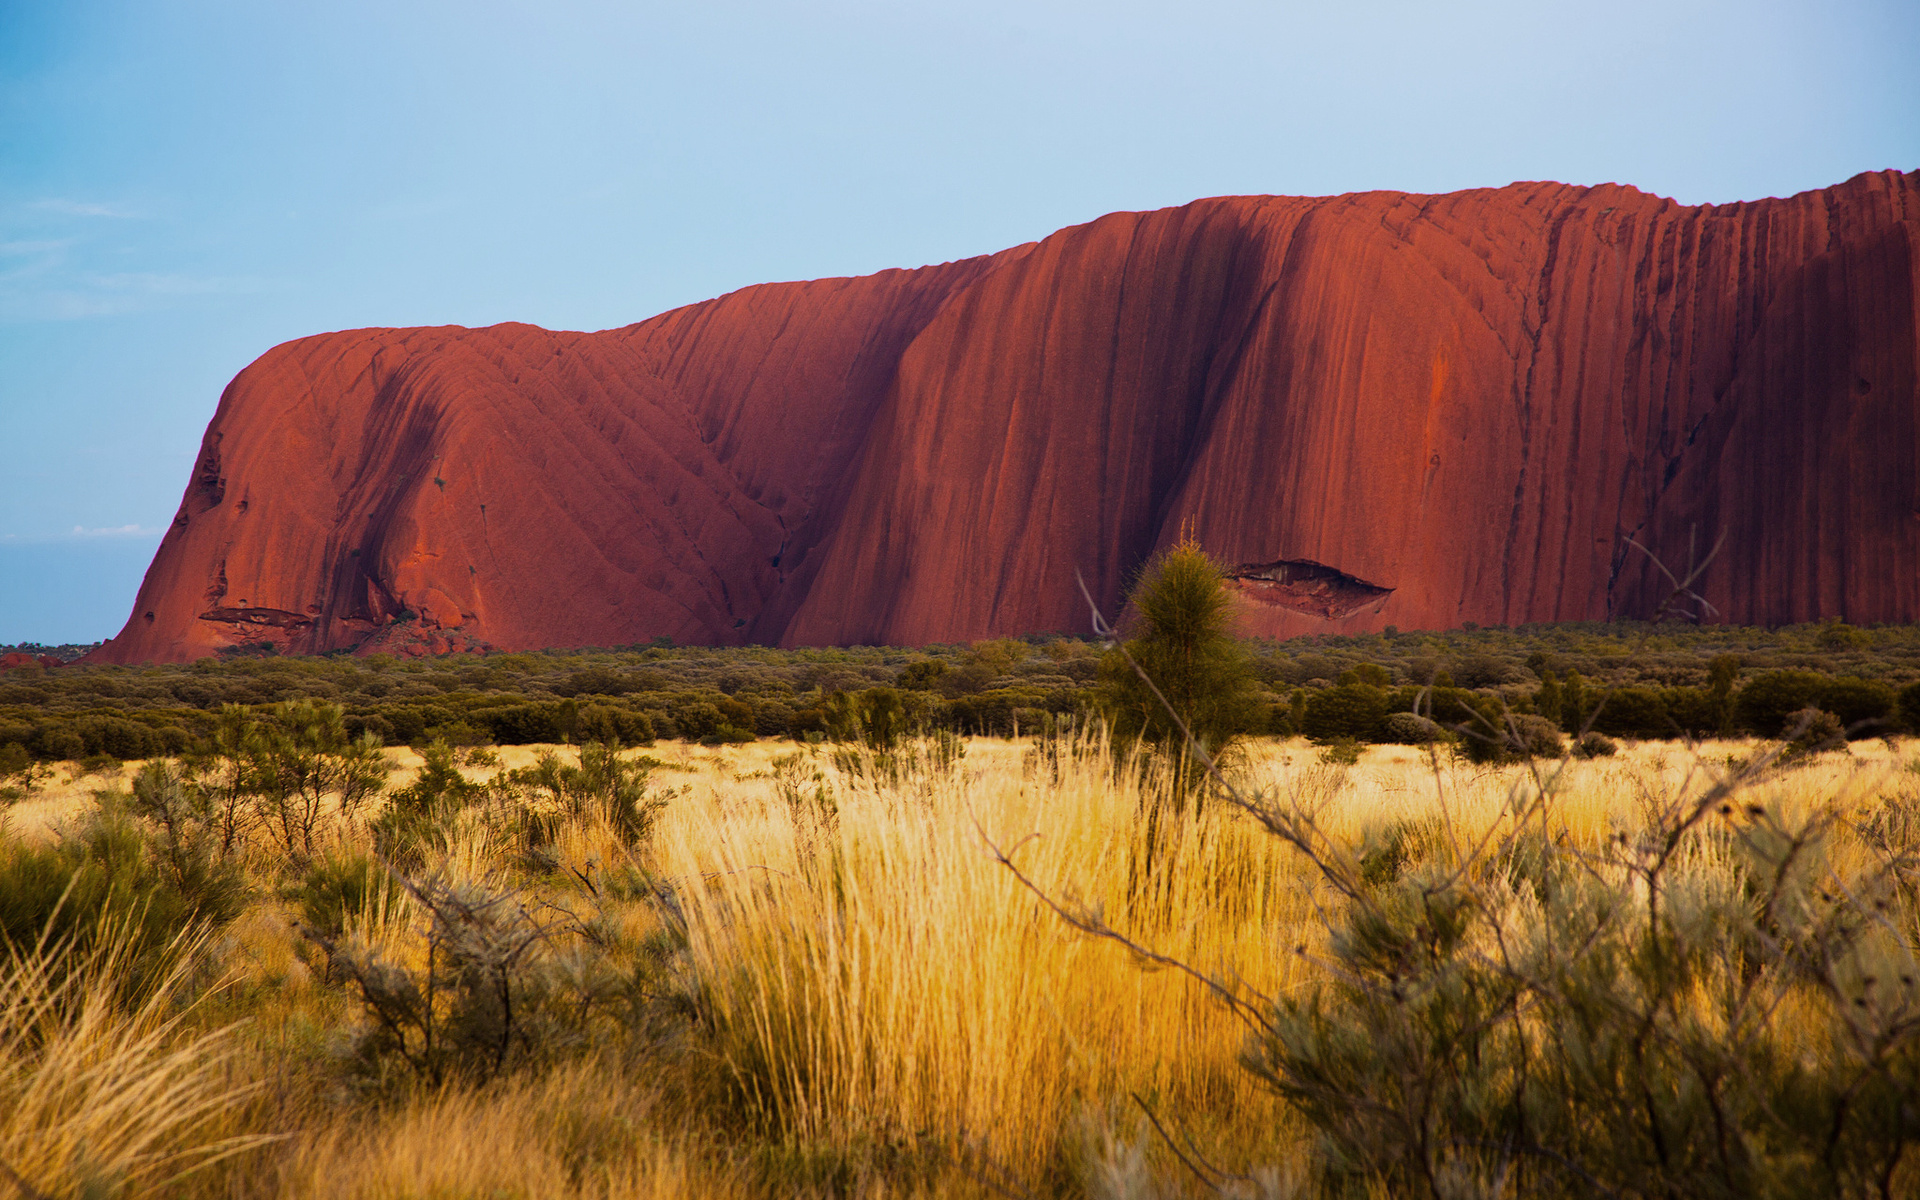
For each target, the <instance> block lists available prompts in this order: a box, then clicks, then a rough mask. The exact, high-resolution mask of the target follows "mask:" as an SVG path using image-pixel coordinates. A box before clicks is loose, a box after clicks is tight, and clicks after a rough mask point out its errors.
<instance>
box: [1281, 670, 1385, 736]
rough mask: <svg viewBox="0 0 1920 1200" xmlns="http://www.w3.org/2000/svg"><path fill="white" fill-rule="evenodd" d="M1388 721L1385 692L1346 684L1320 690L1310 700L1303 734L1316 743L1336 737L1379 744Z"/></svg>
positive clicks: (1303, 721) (1363, 685) (1368, 684)
mask: <svg viewBox="0 0 1920 1200" xmlns="http://www.w3.org/2000/svg"><path fill="white" fill-rule="evenodd" d="M1409 715H1411V714H1409ZM1386 720H1387V693H1386V691H1385V690H1384V689H1382V688H1380V687H1378V686H1376V685H1374V684H1370V683H1343V684H1340V685H1339V686H1337V687H1330V688H1319V689H1317V690H1315V691H1314V692H1313V693H1312V694H1311V695H1310V696H1308V697H1307V709H1306V713H1305V716H1304V718H1303V719H1302V720H1301V722H1300V732H1301V733H1303V734H1305V735H1306V736H1308V737H1310V738H1312V739H1313V740H1314V741H1316V742H1320V741H1330V740H1333V739H1336V738H1349V739H1352V740H1353V741H1359V742H1378V741H1383V740H1385V733H1386Z"/></svg>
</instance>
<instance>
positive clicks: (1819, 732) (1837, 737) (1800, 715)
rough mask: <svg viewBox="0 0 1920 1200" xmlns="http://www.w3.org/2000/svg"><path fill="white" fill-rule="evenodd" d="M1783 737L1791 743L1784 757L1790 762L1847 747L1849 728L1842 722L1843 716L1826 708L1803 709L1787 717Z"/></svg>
mask: <svg viewBox="0 0 1920 1200" xmlns="http://www.w3.org/2000/svg"><path fill="white" fill-rule="evenodd" d="M1780 736H1781V737H1782V738H1783V739H1785V741H1786V743H1787V746H1786V749H1785V750H1784V751H1782V752H1781V755H1780V757H1781V759H1782V760H1783V761H1789V762H1790V761H1793V760H1795V759H1801V758H1806V757H1808V756H1810V755H1814V754H1821V753H1824V752H1826V751H1828V750H1845V749H1846V748H1847V729H1846V726H1844V725H1842V724H1841V723H1840V718H1839V717H1836V716H1834V715H1833V714H1832V713H1830V712H1828V711H1826V710H1825V709H1823V708H1803V709H1801V710H1800V711H1799V712H1795V713H1789V714H1787V720H1786V724H1785V727H1784V728H1783V729H1782V730H1781V731H1780Z"/></svg>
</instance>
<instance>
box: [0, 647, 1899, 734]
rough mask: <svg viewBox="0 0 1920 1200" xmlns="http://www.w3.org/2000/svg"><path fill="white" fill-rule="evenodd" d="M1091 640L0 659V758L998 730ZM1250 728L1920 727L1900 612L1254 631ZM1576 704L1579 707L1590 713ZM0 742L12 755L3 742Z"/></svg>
mask: <svg viewBox="0 0 1920 1200" xmlns="http://www.w3.org/2000/svg"><path fill="white" fill-rule="evenodd" d="M1104 653H1106V650H1105V648H1104V647H1103V646H1102V645H1100V644H1099V643H1095V642H1089V641H1083V640H1076V639H1073V638H1063V637H1031V638H1021V639H1012V638H1008V639H998V640H994V641H986V642H980V643H976V644H974V645H971V646H929V647H924V648H921V649H900V648H893V647H849V648H825V649H802V650H774V649H767V648H763V647H736V648H721V649H715V648H707V647H680V646H672V645H665V644H659V645H652V646H646V647H628V648H622V649H615V650H581V651H564V652H563V651H550V652H544V653H522V654H492V655H487V656H484V657H478V656H472V655H457V656H449V657H445V658H438V659H422V660H395V659H392V658H387V657H384V656H373V657H368V658H353V657H346V656H330V657H321V658H279V657H230V658H224V659H206V660H202V661H200V662H197V663H192V664H189V665H182V666H153V667H106V666H66V667H60V668H55V669H43V668H39V667H22V668H17V669H14V670H11V671H7V672H5V673H4V674H3V675H0V754H3V755H4V756H5V757H6V758H8V759H11V760H13V761H16V762H17V761H21V760H22V759H34V760H41V761H45V760H55V759H85V758H89V757H101V756H105V757H112V758H123V759H124V758H145V757H151V756H154V755H159V754H168V755H173V754H182V753H190V752H193V751H194V750H195V749H196V748H197V747H199V746H200V745H201V744H202V743H203V742H204V740H205V739H206V738H207V736H208V735H209V733H210V731H211V729H212V726H213V723H214V719H215V716H216V715H217V713H218V712H219V710H220V708H221V706H222V705H226V704H241V705H247V706H249V707H259V706H264V705H269V704H273V703H277V702H280V701H285V700H295V699H314V700H323V701H327V702H329V703H333V704H337V705H339V706H340V707H341V709H342V710H343V711H344V713H345V714H346V720H347V724H348V727H349V729H351V730H353V731H355V732H359V731H372V732H373V733H375V734H377V735H378V736H379V737H380V738H381V739H382V740H384V741H385V742H387V743H388V744H390V745H416V746H417V745H424V744H426V743H427V742H429V741H431V740H433V739H436V738H439V739H444V740H446V741H448V742H450V743H454V744H481V743H496V744H501V745H516V744H528V743H550V742H587V741H607V740H611V739H615V738H617V739H619V740H620V741H621V742H622V743H623V744H627V745H636V744H644V743H646V742H649V741H652V740H653V739H655V738H684V739H688V740H692V741H703V742H707V743H709V744H717V743H724V742H737V741H749V740H752V739H754V738H765V737H785V738H807V737H809V736H811V737H815V738H819V737H836V736H845V735H846V734H847V733H848V731H849V729H850V728H853V727H854V726H855V725H857V724H859V723H860V722H863V721H864V722H867V723H871V722H873V721H875V720H878V721H884V722H888V723H894V724H899V725H902V726H905V727H909V728H924V729H928V730H934V729H945V730H950V731H952V732H955V733H962V734H989V735H1007V734H1012V733H1014V732H1015V731H1016V730H1018V731H1044V730H1046V729H1049V728H1052V727H1054V726H1055V725H1056V724H1057V723H1059V722H1060V721H1061V719H1062V718H1077V717H1080V716H1083V715H1085V714H1088V713H1091V712H1093V711H1094V710H1095V709H1096V707H1097V683H1096V680H1097V676H1098V674H1099V664H1100V660H1101V656H1102V655H1103V654H1104ZM1254 661H1255V667H1256V670H1257V672H1258V674H1259V678H1260V682H1261V684H1262V685H1263V688H1264V693H1263V706H1262V709H1261V712H1260V713H1259V715H1257V716H1256V717H1255V723H1256V725H1257V726H1258V727H1256V728H1253V729H1251V730H1249V732H1251V733H1256V734H1262V733H1264V734H1272V735H1280V736H1286V735H1295V734H1304V735H1306V736H1308V737H1313V738H1316V739H1322V740H1326V739H1334V738H1341V737H1350V738H1354V739H1356V740H1360V741H1381V740H1386V739H1387V738H1389V737H1390V736H1392V734H1393V732H1394V730H1396V729H1404V728H1406V727H1407V726H1406V723H1405V722H1399V723H1391V722H1389V721H1388V720H1387V718H1388V717H1389V716H1390V715H1391V714H1393V713H1395V712H1406V711H1412V710H1414V709H1415V707H1416V705H1418V706H1420V707H1421V709H1422V711H1426V712H1427V713H1428V715H1430V716H1431V717H1432V718H1433V719H1434V720H1436V721H1439V722H1441V723H1442V724H1453V723H1461V722H1466V721H1469V720H1471V719H1472V714H1473V713H1475V712H1480V713H1491V712H1495V711H1498V710H1499V709H1500V708H1501V707H1502V706H1505V707H1506V708H1508V709H1511V710H1513V711H1517V712H1530V713H1538V714H1540V715H1543V716H1545V717H1548V718H1549V719H1551V720H1553V721H1555V722H1558V723H1559V724H1560V725H1561V726H1562V727H1563V728H1566V729H1569V730H1572V729H1576V728H1579V727H1580V726H1582V725H1583V724H1585V723H1586V722H1587V721H1588V720H1589V719H1590V718H1591V719H1592V721H1593V726H1594V728H1596V729H1598V730H1599V731H1600V732H1602V733H1606V734H1610V735H1613V736H1618V737H1633V738H1663V737H1678V736H1682V735H1691V736H1710V735H1716V734H1736V735H1738V734H1747V735H1757V736H1763V737H1773V736H1777V735H1778V734H1780V732H1781V731H1782V726H1783V725H1784V724H1785V723H1786V718H1787V715H1788V714H1790V713H1793V712H1796V711H1798V710H1800V709H1803V708H1808V707H1814V708H1822V709H1825V710H1826V711H1829V712H1831V713H1833V714H1834V715H1835V716H1837V717H1838V718H1840V720H1841V721H1842V722H1843V723H1844V724H1846V725H1847V726H1848V727H1849V728H1850V729H1851V730H1852V731H1853V734H1854V736H1878V735H1882V734H1889V733H1895V732H1906V731H1915V732H1920V686H1916V685H1920V628H1916V627H1912V626H1899V627H1884V628H1874V629H1855V628H1852V627H1849V626H1846V625H1840V624H1825V625H1805V626H1794V627H1790V628H1783V629H1772V630H1766V629H1747V628H1736V627H1725V626H1708V627H1698V628H1696V627H1689V626H1659V627H1648V626H1638V625H1629V624H1567V625H1537V626H1524V627H1517V628H1511V629H1462V630H1454V631H1449V632H1444V633H1399V632H1394V631H1389V632H1387V633H1383V634H1371V635H1363V636H1355V637H1331V636H1328V637H1317V638H1301V639H1295V640H1292V641H1288V642H1281V643H1272V642H1260V643H1256V644H1255V645H1254ZM1596 709H1597V710H1598V715H1597V716H1596V715H1595V711H1596ZM14 747H17V749H15V748H14Z"/></svg>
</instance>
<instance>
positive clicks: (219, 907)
mask: <svg viewBox="0 0 1920 1200" xmlns="http://www.w3.org/2000/svg"><path fill="white" fill-rule="evenodd" d="M204 850H205V847H204V845H190V846H185V847H183V846H179V845H174V846H171V847H170V846H168V845H167V844H166V842H165V839H164V835H162V836H161V837H156V835H155V833H154V832H153V831H152V830H151V829H150V828H148V827H145V826H144V825H143V824H142V822H141V821H139V820H138V819H136V818H135V816H134V815H133V814H132V813H131V812H130V811H129V810H128V807H127V797H126V796H124V795H123V794H118V795H117V794H113V793H103V794H102V795H101V798H100V800H99V802H98V803H97V805H96V807H95V809H94V810H93V811H92V813H90V814H89V815H88V816H87V818H86V819H85V820H84V821H83V822H81V824H80V825H79V826H78V827H77V828H76V829H75V830H74V831H73V832H72V833H71V834H69V835H68V836H66V837H64V838H62V839H60V840H59V841H57V842H55V843H53V844H52V845H47V846H36V845H32V844H29V843H27V842H23V841H20V840H18V839H5V840H0V941H3V942H5V943H8V944H11V945H13V946H16V947H22V948H24V947H31V946H34V945H36V944H38V943H40V942H41V941H42V939H45V941H46V942H47V943H48V944H67V945H71V946H74V947H76V948H77V949H78V950H81V951H84V950H85V949H86V948H87V947H89V946H90V945H91V944H92V940H93V939H94V938H95V937H96V936H99V935H101V934H102V933H103V931H107V930H114V931H116V932H115V934H114V936H117V937H122V938H125V939H126V942H127V944H128V947H129V948H130V952H131V953H132V954H133V955H134V957H135V958H136V959H137V960H138V962H139V963H140V964H141V971H142V972H143V973H145V972H149V971H152V970H156V969H161V968H162V967H163V964H164V961H165V959H166V958H167V956H168V954H169V952H170V950H171V948H172V947H174V946H175V945H176V944H177V942H178V939H179V937H180V935H181V934H182V932H183V931H185V930H187V929H189V928H191V927H193V926H197V925H198V926H212V927H219V926H221V925H225V924H226V923H227V922H229V921H231V920H232V919H233V918H234V917H235V916H237V915H239V912H240V910H241V908H242V907H243V905H244V904H245V901H246V889H245V887H244V885H243V882H242V879H241V876H240V874H239V872H238V870H237V869H236V868H234V867H233V866H231V865H230V864H223V863H220V862H218V861H216V860H213V859H212V858H211V857H210V856H207V855H205V854H204V853H203V851H204ZM183 852H184V853H185V854H186V855H187V856H188V857H187V861H186V862H184V863H183V862H182V861H181V856H182V853H183Z"/></svg>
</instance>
